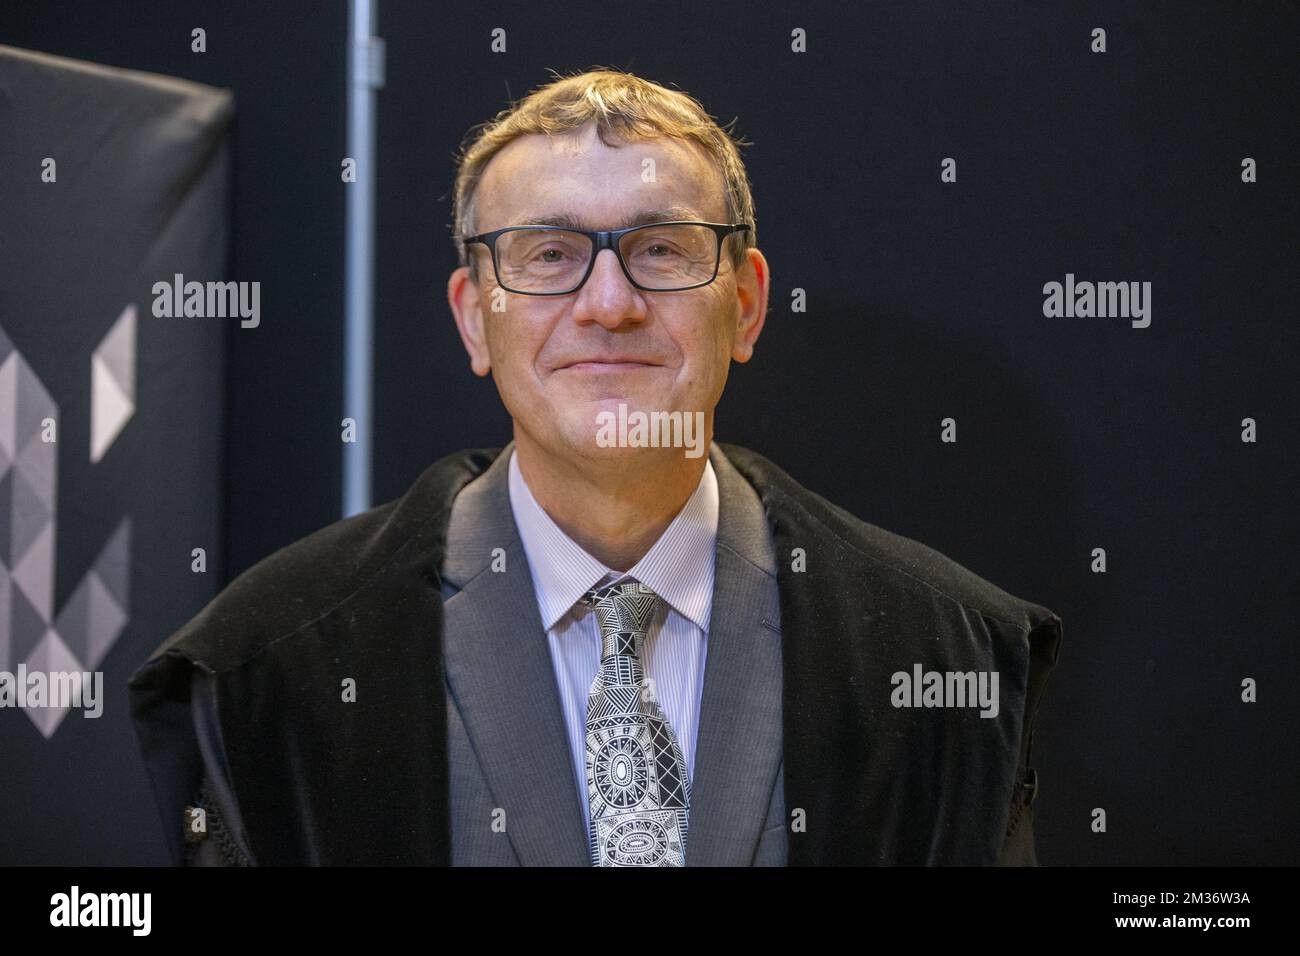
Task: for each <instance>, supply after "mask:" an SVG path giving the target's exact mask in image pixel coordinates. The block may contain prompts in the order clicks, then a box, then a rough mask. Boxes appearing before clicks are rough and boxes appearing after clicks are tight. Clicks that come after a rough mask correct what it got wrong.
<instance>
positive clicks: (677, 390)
mask: <svg viewBox="0 0 1300 956" xmlns="http://www.w3.org/2000/svg"><path fill="white" fill-rule="evenodd" d="M647 160H653V167H651V166H650V164H649V163H648V162H647ZM651 168H652V169H653V171H654V175H653V176H650V175H648V174H647V172H646V171H647V169H651ZM647 179H650V180H652V181H649V182H647V181H646V180H647ZM476 199H477V207H478V216H477V221H476V223H475V228H476V231H478V232H489V231H491V230H493V229H499V228H502V227H504V226H513V225H524V224H527V223H531V222H536V221H538V220H539V219H542V218H544V217H549V216H557V215H569V216H572V217H574V218H576V219H577V220H578V221H579V224H580V225H581V226H582V227H583V228H587V229H618V228H622V227H624V226H629V225H634V224H640V222H634V221H633V220H634V219H637V218H638V216H639V214H644V213H650V214H651V215H650V216H648V217H646V218H644V219H641V220H640V221H642V222H644V221H650V222H653V221H664V220H669V219H695V220H703V221H706V222H727V221H728V219H727V213H726V202H725V200H724V193H723V183H722V175H721V173H720V172H719V171H718V170H717V168H716V167H715V165H714V164H713V163H712V162H711V161H710V159H709V157H708V154H707V153H705V152H704V151H703V149H701V148H700V147H698V146H697V145H696V144H694V143H691V142H688V141H684V140H677V139H670V138H658V139H653V140H639V141H632V142H629V143H624V144H622V145H620V146H618V147H610V146H606V145H605V144H603V143H602V142H601V141H600V139H599V138H598V137H597V136H596V133H595V126H594V125H593V124H588V125H587V126H586V127H584V128H582V129H580V130H576V131H574V132H573V133H570V134H567V135H561V136H556V137H546V136H541V135H532V136H525V137H521V138H519V139H516V140H514V141H513V142H511V143H510V144H509V145H508V146H506V147H505V148H504V149H502V150H501V152H499V153H498V154H497V155H496V156H494V157H493V158H492V160H491V162H490V163H489V164H488V166H487V169H486V171H485V172H484V175H483V178H482V179H481V181H480V182H479V186H478V189H477V194H476ZM741 238H742V237H740V236H733V237H731V238H729V239H728V240H727V245H726V246H724V247H723V251H722V262H721V265H720V267H719V273H718V277H717V278H716V279H715V280H714V281H713V282H712V283H710V284H709V285H706V286H703V287H701V288H697V289H689V290H686V291H683V292H643V291H641V290H639V289H637V288H636V287H634V286H633V285H632V284H631V283H630V282H629V281H628V279H627V277H626V276H625V275H624V274H623V271H622V269H620V268H619V265H618V261H617V260H616V258H615V256H614V253H613V251H612V250H601V252H600V253H599V254H598V255H597V257H596V261H595V264H594V266H593V267H592V272H591V275H590V277H589V278H588V279H587V282H586V284H585V285H583V287H582V288H581V289H579V290H578V291H577V292H575V293H572V294H570V295H564V296H528V295H516V294H513V293H509V292H505V291H504V290H502V289H499V288H498V286H497V283H496V277H495V275H494V273H493V270H492V262H491V257H490V255H489V253H488V250H487V248H486V247H485V246H483V245H481V244H475V245H473V246H470V254H471V255H473V256H478V257H479V261H478V266H479V277H480V284H479V286H478V287H477V288H476V287H475V286H474V285H473V284H472V283H470V282H468V270H467V269H464V268H462V269H458V270H456V273H454V274H453V275H452V279H451V282H450V283H449V286H448V296H449V299H450V301H451V305H452V309H453V311H454V312H455V314H456V321H457V327H458V328H459V330H460V333H461V338H462V340H463V341H464V343H465V346H466V349H467V350H468V351H469V353H470V359H471V365H472V367H473V369H474V371H475V372H476V373H478V374H480V375H485V374H487V372H488V371H489V370H490V371H491V372H492V375H493V377H494V379H495V381H496V384H497V389H498V391H499V392H500V394H501V398H502V401H503V402H504V403H505V406H506V408H507V410H508V411H509V412H510V414H511V416H512V417H513V418H514V421H515V435H516V439H519V440H521V441H524V440H527V441H530V442H532V443H534V444H535V445H537V446H539V447H540V448H541V449H542V450H544V451H545V452H546V453H548V454H550V455H554V456H557V457H561V458H564V459H573V458H575V457H577V458H609V457H615V456H619V455H626V454H627V453H628V451H629V450H628V449H620V448H602V447H601V446H600V445H599V444H598V443H597V440H596V436H597V432H598V427H599V421H598V418H597V416H598V414H599V413H600V412H602V411H609V412H612V413H614V414H615V415H617V414H618V406H619V404H620V403H622V404H626V405H627V410H628V412H629V413H630V412H633V411H644V412H647V413H649V412H654V411H665V412H671V411H682V412H684V413H689V414H690V415H692V417H693V416H694V413H695V412H696V411H702V412H704V413H705V420H706V423H707V425H706V427H707V433H708V434H710V435H711V433H712V416H713V408H714V406H715V405H716V404H717V402H718V399H719V398H720V397H721V395H722V389H723V386H724V385H725V384H726V381H727V372H728V368H729V365H730V362H731V360H732V359H733V358H734V359H735V360H736V361H740V362H745V361H748V360H749V357H750V355H751V354H752V347H753V342H754V340H755V339H756V338H757V337H758V333H759V331H760V330H761V327H762V320H763V313H764V312H765V311H766V307H767V289H768V275H767V266H766V262H765V261H764V260H763V258H762V255H761V254H760V253H758V251H757V250H750V255H749V257H748V258H747V260H746V263H745V266H744V267H743V268H742V269H740V270H739V271H737V270H736V269H735V268H734V267H733V265H732V263H731V261H730V256H729V252H728V248H729V246H730V243H732V242H736V241H739V240H740V239H741ZM494 301H499V302H502V303H504V307H505V308H504V311H493V308H492V306H493V302H494ZM521 432H523V434H522V435H521V434H520V433H521ZM676 454H679V455H680V454H681V451H680V450H679V451H677V452H676Z"/></svg>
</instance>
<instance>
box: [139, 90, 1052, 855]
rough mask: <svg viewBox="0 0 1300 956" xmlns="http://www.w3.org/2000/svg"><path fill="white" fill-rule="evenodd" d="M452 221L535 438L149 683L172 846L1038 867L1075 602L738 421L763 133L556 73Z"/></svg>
mask: <svg viewBox="0 0 1300 956" xmlns="http://www.w3.org/2000/svg"><path fill="white" fill-rule="evenodd" d="M455 235H456V237H457V239H458V246H459V248H460V250H461V262H462V265H461V267H460V268H458V269H457V270H456V271H455V272H454V273H453V274H452V276H451V279H450V282H449V284H448V299H449V302H450V305H451V309H452V312H453V314H454V316H455V321H456V326H457V329H458V330H459V333H460V337H461V340H462V341H463V343H464V345H465V348H466V351H467V352H468V355H469V360H470V367H471V368H472V370H473V371H474V372H475V373H476V374H478V375H481V376H486V375H488V374H491V375H492V376H493V379H494V381H495V382H496V385H497V388H498V391H499V393H500V395H501V398H502V401H503V402H504V403H505V406H506V408H507V409H508V410H509V412H510V414H511V416H512V418H513V420H514V438H513V440H512V441H511V442H510V443H509V444H508V445H507V446H506V447H505V448H504V449H490V450H476V451H467V452H462V453H458V454H454V455H449V456H447V457H446V458H443V459H441V460H440V461H437V462H435V463H434V464H433V465H431V466H430V467H429V468H428V469H427V470H426V471H425V472H424V473H423V474H422V475H421V476H420V478H419V479H418V480H417V481H416V483H415V484H414V485H413V486H412V487H411V489H410V490H409V491H407V492H406V494H405V495H403V496H402V497H401V498H399V499H397V500H395V501H391V502H389V503H387V504H385V505H382V506H380V507H377V508H375V509H373V510H371V511H369V512H366V513H364V514H361V515H357V516H354V517H352V518H349V519H346V520H344V521H340V522H337V523H335V524H333V525H331V526H329V527H327V528H324V529H322V530H320V531H318V532H316V533H315V534H312V535H310V536H308V537H307V538H305V539H303V540H301V541H299V542H296V543H294V544H292V545H290V546H289V547H287V548H284V549H282V550H280V551H279V552H276V553H275V554H273V555H271V556H270V557H268V558H267V559H265V560H264V561H262V562H261V563H260V564H258V565H257V566H255V567H254V568H252V569H250V570H249V571H247V572H246V573H244V574H243V575H241V576H240V577H239V578H237V579H236V580H235V581H234V582H232V584H231V585H230V586H229V587H228V588H227V589H226V590H225V591H224V592H223V593H222V594H221V595H219V596H218V597H217V598H216V599H215V600H214V601H213V602H212V603H211V604H209V605H208V607H206V608H205V609H204V610H203V611H202V613H200V614H199V615H198V616H197V617H196V618H195V619H194V620H192V621H191V622H189V623H188V624H187V625H185V627H183V628H182V629H181V630H180V631H178V632H177V633H176V634H175V635H173V636H172V638H171V639H170V640H169V641H167V642H166V643H165V644H164V645H163V647H161V648H160V649H159V650H158V652H157V653H155V655H154V656H153V657H152V658H151V659H150V661H149V662H148V663H147V664H146V665H145V666H144V667H143V668H142V669H141V670H140V672H139V673H137V675H136V676H135V677H134V678H133V679H132V684H131V690H132V695H133V713H134V715H135V717H136V720H137V727H138V731H139V736H140V740H141V744H142V748H143V751H144V754H145V757H146V759H147V761H148V763H149V766H150V769H151V772H152V774H153V777H154V784H155V790H156V792H157V795H158V799H159V801H160V804H161V805H162V807H163V810H164V818H165V820H166V822H167V827H168V830H167V832H168V837H169V840H170V843H171V846H172V849H173V853H174V855H175V857H176V859H177V860H178V861H182V860H184V861H188V862H199V863H205V862H206V863H261V864H266V863H277V864H278V863H322V864H333V863H434V864H457V865H462V864H465V865H520V864H523V865H538V864H541V865H546V864H559V865H598V866H642V865H649V866H680V865H685V864H690V865H693V866H694V865H784V864H792V865H799V864H804V865H806V864H840V863H859V864H994V863H1021V864H1026V863H1027V864H1032V863H1035V862H1036V860H1035V856H1034V848H1033V835H1032V825H1031V816H1030V810H1029V805H1030V803H1031V802H1032V800H1033V796H1034V791H1035V790H1036V775H1035V774H1033V772H1032V771H1031V770H1030V769H1029V764H1028V760H1029V755H1030V745H1031V743H1032V729H1033V720H1034V714H1035V711H1036V709H1037V705H1038V700H1039V698H1040V695H1041V693H1042V690H1043V686H1044V683H1045V681H1046V678H1047V675H1048V672H1049V671H1050V669H1051V667H1052V665H1053V664H1054V663H1055V660H1056V656H1057V650H1058V646H1059V641H1060V630H1061V629H1060V620H1059V618H1058V617H1057V616H1056V615H1055V614H1053V613H1052V612H1051V611H1049V610H1047V609H1046V608H1044V607H1040V606H1038V605H1035V604H1031V603H1029V602H1026V601H1022V600H1020V599H1017V598H1015V597H1012V596H1011V595H1009V594H1007V593H1005V592H1003V591H1001V590H999V589H998V588H996V587H994V586H993V585H992V584H990V583H988V582H986V581H983V580H981V579H980V578H978V577H976V576H975V575H974V574H972V573H971V572H969V571H967V570H965V569H964V568H962V567H960V566H958V565H957V564H955V563H954V562H952V561H950V560H949V559H947V558H945V557H943V556H942V555H940V554H938V553H936V552H934V551H933V550H931V549H928V548H926V547H924V546H923V545H920V544H918V543H916V542H913V541H909V540H907V539H904V538H900V537H898V536H895V535H892V534H889V533H888V532H885V531H883V530H881V529H879V528H876V527H873V526H871V525H869V524H866V523H864V522H862V521H860V520H859V519H857V518H855V517H854V516H852V515H850V514H848V513H847V512H845V511H844V510H842V509H840V508H837V507H835V506H834V505H832V504H830V503H828V502H826V501H824V500H823V499H821V498H819V497H818V496H816V495H814V494H813V493H811V492H809V491H808V490H806V489H804V488H803V487H801V486H800V485H798V484H797V483H796V482H794V481H793V480H792V479H791V478H790V477H789V476H788V475H786V474H785V473H784V472H783V471H781V470H780V469H778V468H777V467H776V466H775V465H773V464H772V463H771V462H769V461H767V460H766V459H764V458H763V457H761V456H759V455H758V454H756V453H754V452H752V451H749V450H746V449H743V448H740V447H738V446H735V445H728V444H718V443H715V442H713V424H714V422H713V415H714V408H715V406H716V405H717V402H718V400H719V398H720V396H721V394H722V391H723V387H724V385H725V383H726V379H727V373H728V370H729V367H730V363H731V362H732V361H737V362H746V361H748V360H749V359H750V357H751V356H752V355H753V352H754V348H755V343H756V342H757V339H758V336H759V333H760V332H761V331H762V328H763V323H764V319H765V316H766V311H767V303H768V294H769V290H770V286H771V274H770V271H769V269H768V265H767V261H766V260H765V259H764V257H763V255H762V253H760V252H759V250H758V249H757V248H756V245H755V232H754V215H753V203H752V199H751V197H750V191H749V184H748V181H747V177H746V174H745V171H744V167H743V164H742V163H741V161H740V157H739V154H738V150H737V144H736V143H735V142H734V141H733V140H732V139H731V138H730V137H729V136H728V135H727V134H726V133H724V132H723V131H722V130H721V129H720V128H719V127H718V126H717V125H716V124H715V123H714V122H713V120H712V119H711V118H710V117H709V116H708V115H707V114H706V113H704V111H703V110H702V108H701V107H700V106H699V104H698V103H696V102H695V101H694V100H693V99H691V98H690V97H688V96H686V95H684V94H682V93H678V92H674V91H670V90H667V89H665V88H663V87H661V86H657V85H655V84H651V83H648V82H645V81H643V80H641V79H638V78H636V77H633V76H629V75H626V74H622V73H617V72H613V71H603V70H602V71H593V72H590V73H586V74H582V75H579V76H572V77H568V78H564V79H558V80H556V81H555V82H553V83H551V84H550V85H549V86H547V87H544V88H543V89H541V90H539V91H536V92H535V93H533V94H532V95H530V96H529V97H527V98H526V99H524V100H523V101H522V102H521V103H519V104H518V105H517V106H516V107H515V108H514V109H513V110H511V111H509V112H508V113H505V114H503V115H501V116H500V117H498V118H497V120H496V121H495V122H494V123H493V124H491V125H489V126H487V127H486V128H485V129H483V130H482V131H480V133H479V135H478V137H477V138H476V139H475V140H474V141H473V143H472V145H470V147H469V148H468V149H467V150H466V151H465V152H464V154H463V155H462V157H461V159H460V170H459V173H458V176H457V182H456V196H455ZM606 253H608V254H606ZM638 422H639V424H638ZM647 422H650V423H651V424H649V425H647V424H646V423H647ZM706 451H707V454H706V453H705V452H706ZM913 682H914V683H913ZM977 697H978V701H977V699H976V698H977Z"/></svg>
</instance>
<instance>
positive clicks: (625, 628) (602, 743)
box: [583, 580, 691, 866]
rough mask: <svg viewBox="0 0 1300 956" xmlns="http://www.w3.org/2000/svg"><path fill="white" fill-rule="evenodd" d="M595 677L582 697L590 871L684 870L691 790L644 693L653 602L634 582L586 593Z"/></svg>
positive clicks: (658, 713) (666, 729) (655, 706)
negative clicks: (596, 633)
mask: <svg viewBox="0 0 1300 956" xmlns="http://www.w3.org/2000/svg"><path fill="white" fill-rule="evenodd" d="M583 600H584V601H585V602H586V603H587V605H588V606H590V607H594V608H595V610H596V620H597V622H598V623H599V624H600V637H601V655H600V671H599V672H598V673H597V674H596V679H595V680H593V681H592V683H591V691H590V693H589V694H588V697H587V760H586V762H587V797H588V802H589V807H588V809H589V812H590V814H591V862H592V865H593V866H685V864H686V818H687V815H688V813H689V811H690V805H691V783H690V780H689V779H687V775H686V761H685V760H683V759H682V751H681V748H680V747H678V745H677V735H676V734H674V733H673V728H672V726H671V725H670V724H669V723H668V720H667V719H666V718H665V717H664V714H663V711H662V710H660V708H659V703H658V701H656V700H655V698H654V696H653V695H652V694H651V693H650V690H651V688H650V687H643V686H642V684H643V673H642V669H641V648H642V645H644V643H645V636H646V628H647V627H649V625H650V620H651V619H652V618H653V617H654V612H655V609H656V607H657V606H658V604H659V600H660V599H659V595H657V594H655V592H654V591H652V590H650V588H648V587H646V586H645V585H644V584H641V583H639V582H637V581H631V580H628V581H623V582H621V583H619V584H611V585H608V586H607V587H602V588H595V589H593V590H591V591H588V592H587V594H586V596H585V597H584V598H583Z"/></svg>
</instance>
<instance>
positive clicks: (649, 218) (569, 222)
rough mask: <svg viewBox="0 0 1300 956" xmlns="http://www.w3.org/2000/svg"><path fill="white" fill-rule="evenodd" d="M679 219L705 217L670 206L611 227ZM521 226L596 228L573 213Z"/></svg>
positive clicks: (528, 219) (539, 217)
mask: <svg viewBox="0 0 1300 956" xmlns="http://www.w3.org/2000/svg"><path fill="white" fill-rule="evenodd" d="M678 219H689V220H694V221H696V222H701V221H703V219H704V217H703V216H701V215H700V214H699V213H698V212H696V211H695V210H694V209H692V208H691V207H689V206H668V207H666V208H664V209H640V210H637V211H636V212H634V213H633V214H632V215H630V216H628V217H626V218H625V219H624V220H623V223H622V225H621V226H611V227H610V228H612V229H618V228H624V227H627V226H644V225H646V224H647V223H652V222H672V221H674V220H678ZM519 225H521V226H525V225H526V226H555V227H556V228H557V229H583V230H586V229H594V228H595V227H594V226H590V225H588V224H587V220H585V219H583V218H582V217H581V216H575V215H572V214H571V213H554V214H542V215H537V216H527V217H525V218H523V219H520V220H519Z"/></svg>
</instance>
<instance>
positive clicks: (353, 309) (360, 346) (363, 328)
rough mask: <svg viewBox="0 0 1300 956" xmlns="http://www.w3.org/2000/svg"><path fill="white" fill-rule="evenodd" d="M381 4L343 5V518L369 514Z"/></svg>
mask: <svg viewBox="0 0 1300 956" xmlns="http://www.w3.org/2000/svg"><path fill="white" fill-rule="evenodd" d="M378 21H379V0H348V157H349V158H351V159H352V160H354V161H355V163H356V181H355V182H349V183H345V184H344V190H345V192H346V193H347V213H346V220H345V226H344V228H345V231H346V248H345V252H344V269H343V289H344V342H343V417H344V418H351V419H353V420H354V421H355V422H356V429H355V439H356V440H355V441H354V442H344V444H343V516H344V517H345V518H346V517H348V516H350V515H354V514H356V513H358V512H360V511H365V510H366V509H367V508H369V507H370V473H371V465H372V461H373V453H372V445H371V437H372V435H373V428H372V414H371V408H372V400H373V395H374V356H373V342H374V301H375V296H374V291H375V290H374V285H375V98H376V97H375V91H376V90H378V89H381V88H382V87H383V85H384V41H383V40H381V39H380V38H378V37H376V36H375V35H374V33H375V30H376V28H377V27H378Z"/></svg>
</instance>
